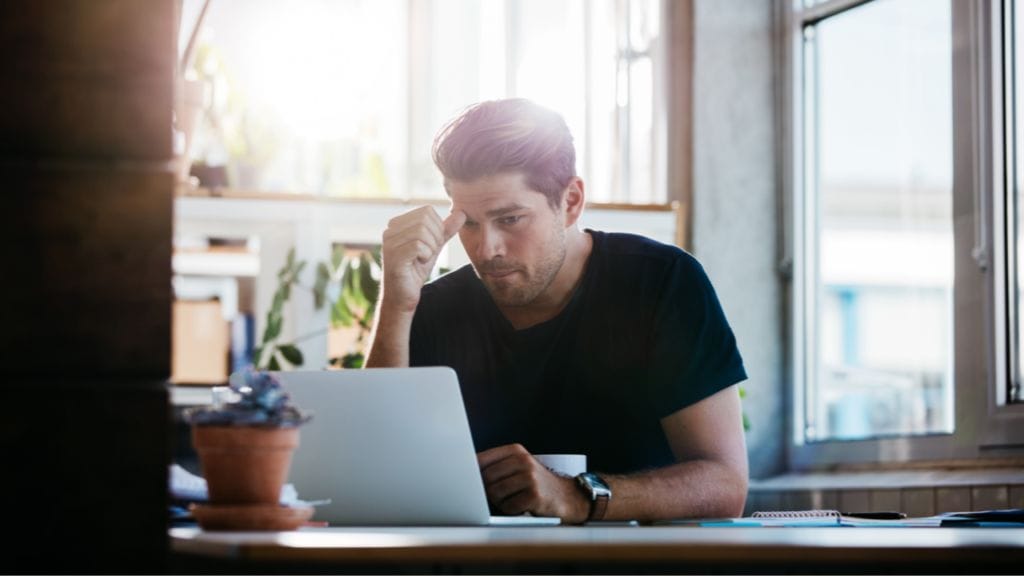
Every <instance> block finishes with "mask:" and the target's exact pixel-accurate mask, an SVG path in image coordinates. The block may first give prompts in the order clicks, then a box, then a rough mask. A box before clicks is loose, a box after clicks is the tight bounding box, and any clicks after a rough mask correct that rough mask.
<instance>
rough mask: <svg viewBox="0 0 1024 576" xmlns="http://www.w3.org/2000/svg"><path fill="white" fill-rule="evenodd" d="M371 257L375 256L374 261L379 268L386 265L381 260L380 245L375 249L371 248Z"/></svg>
mask: <svg viewBox="0 0 1024 576" xmlns="http://www.w3.org/2000/svg"><path fill="white" fill-rule="evenodd" d="M370 257H371V258H373V261H374V263H376V264H377V269H378V270H379V269H381V268H383V267H384V263H383V261H382V260H381V254H380V246H377V247H376V248H374V249H373V250H370Z"/></svg>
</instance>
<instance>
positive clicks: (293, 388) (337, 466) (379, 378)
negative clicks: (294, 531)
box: [276, 367, 490, 525]
mask: <svg viewBox="0 0 1024 576" xmlns="http://www.w3.org/2000/svg"><path fill="white" fill-rule="evenodd" d="M276 376H277V377H278V378H279V379H280V380H281V382H282V384H283V385H284V387H285V389H286V390H287V391H288V393H289V394H290V395H291V397H292V400H293V401H294V403H295V405H296V406H298V407H299V408H302V409H305V410H311V411H312V412H313V419H312V420H311V421H310V422H309V423H307V424H305V425H304V426H303V427H302V430H301V435H300V440H299V447H298V449H297V450H296V451H295V454H294V456H293V460H292V467H291V472H290V475H289V481H290V482H291V483H292V484H294V485H295V488H296V490H297V491H298V494H299V497H300V498H302V499H304V500H319V499H325V498H329V499H330V500H331V502H330V504H325V505H319V506H317V508H316V513H315V515H314V519H316V520H326V521H328V522H330V523H331V524H347V525H484V524H487V523H488V520H489V518H490V516H489V511H488V507H487V497H486V495H485V493H484V487H483V480H482V479H481V477H480V468H479V465H478V464H477V460H476V451H475V449H474V447H473V440H472V436H471V435H470V431H469V423H468V421H467V419H466V410H465V406H464V405H463V403H462V395H461V393H460V391H459V383H458V379H457V376H456V374H455V371H454V370H452V369H451V368H444V367H430V368H376V369H364V370H337V371H289V372H277V373H276Z"/></svg>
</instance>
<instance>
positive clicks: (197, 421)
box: [185, 368, 313, 428]
mask: <svg viewBox="0 0 1024 576" xmlns="http://www.w3.org/2000/svg"><path fill="white" fill-rule="evenodd" d="M230 392H231V394H230V398H229V399H228V400H227V401H225V402H222V403H214V404H213V405H212V406H198V407H195V408H190V409H188V410H186V411H185V419H186V420H187V421H188V422H189V423H190V424H193V425H198V426H265V427H271V428H278V427H284V428H287V427H294V426H301V425H302V424H304V423H306V422H308V421H309V420H310V419H311V418H312V417H313V415H312V414H310V413H309V412H305V411H302V410H299V409H298V408H296V407H295V406H292V405H291V403H290V400H291V398H290V397H289V396H288V393H287V392H285V390H284V388H283V387H282V386H281V382H280V381H279V380H278V379H277V378H276V377H275V376H274V375H273V374H271V373H270V372H265V371H262V370H254V369H251V368H250V369H247V370H244V371H241V372H236V373H234V374H232V375H231V380H230Z"/></svg>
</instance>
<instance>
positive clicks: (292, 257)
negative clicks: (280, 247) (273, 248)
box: [285, 246, 295, 269]
mask: <svg viewBox="0 0 1024 576" xmlns="http://www.w3.org/2000/svg"><path fill="white" fill-rule="evenodd" d="M294 265H295V247H294V246H293V247H291V248H289V249H288V260H287V263H286V264H285V267H287V268H288V269H291V267H292V266H294Z"/></svg>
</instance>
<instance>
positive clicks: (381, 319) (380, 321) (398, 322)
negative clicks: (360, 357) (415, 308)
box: [366, 305, 413, 368]
mask: <svg viewBox="0 0 1024 576" xmlns="http://www.w3.org/2000/svg"><path fill="white" fill-rule="evenodd" d="M412 317H413V314H412V313H409V312H404V311H393V310H388V309H386V307H384V306H383V305H382V306H381V307H380V308H379V309H378V313H377V319H376V321H375V322H374V327H373V336H372V337H371V338H370V342H371V344H370V350H369V352H368V353H367V355H366V367H367V368H404V367H407V366H409V334H410V333H411V331H412Z"/></svg>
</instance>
